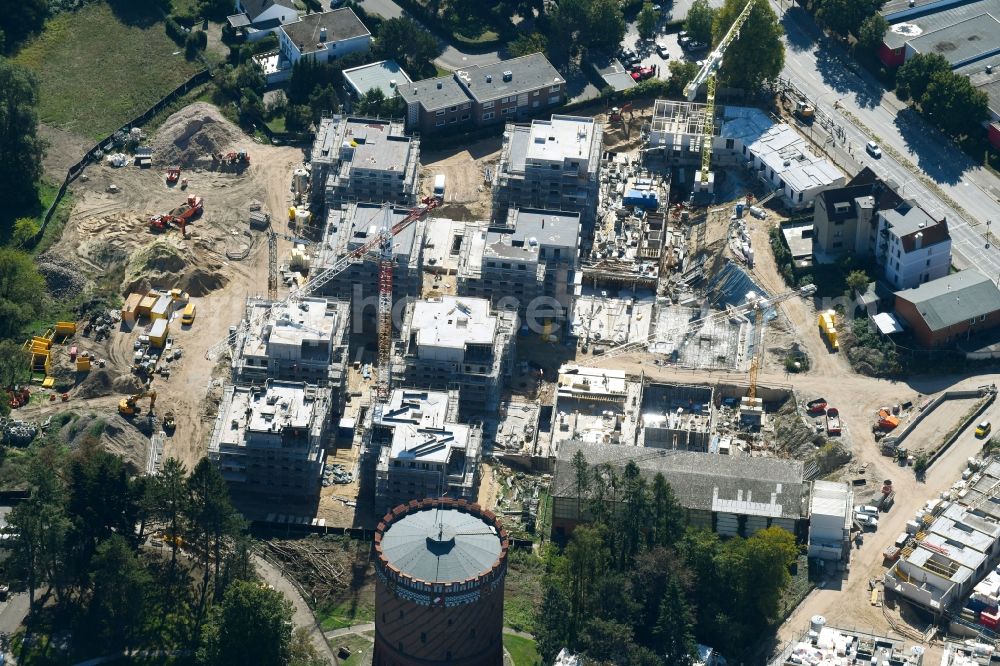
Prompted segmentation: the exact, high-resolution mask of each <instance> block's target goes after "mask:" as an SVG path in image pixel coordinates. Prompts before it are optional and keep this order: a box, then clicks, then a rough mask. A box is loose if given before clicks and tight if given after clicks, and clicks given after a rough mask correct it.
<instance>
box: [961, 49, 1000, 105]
mask: <svg viewBox="0 0 1000 666" xmlns="http://www.w3.org/2000/svg"><path fill="white" fill-rule="evenodd" d="M987 67H989V68H990V70H991V71H989V72H987V71H986V68H987ZM955 71H956V72H957V73H959V74H965V75H966V76H968V77H969V82H970V83H972V85H973V87H974V88H977V89H978V90H982V91H983V92H984V93H986V97H987V98H988V99H989V107H990V111H992V112H993V114H994V115H995V116H996V117H1000V54H997V55H994V56H990V57H988V58H984V59H982V60H978V61H976V62H974V63H972V64H969V65H965V66H964V67H960V68H958V69H956V70H955Z"/></svg>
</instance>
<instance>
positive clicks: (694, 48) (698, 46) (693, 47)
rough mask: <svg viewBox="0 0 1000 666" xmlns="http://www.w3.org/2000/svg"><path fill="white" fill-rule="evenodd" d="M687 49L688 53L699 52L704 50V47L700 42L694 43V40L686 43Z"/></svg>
mask: <svg viewBox="0 0 1000 666" xmlns="http://www.w3.org/2000/svg"><path fill="white" fill-rule="evenodd" d="M687 47H688V50H690V51H700V50H701V49H703V48H705V45H704V44H702V43H701V42H696V41H695V40H693V39H692V40H691V41H690V42H688V43H687Z"/></svg>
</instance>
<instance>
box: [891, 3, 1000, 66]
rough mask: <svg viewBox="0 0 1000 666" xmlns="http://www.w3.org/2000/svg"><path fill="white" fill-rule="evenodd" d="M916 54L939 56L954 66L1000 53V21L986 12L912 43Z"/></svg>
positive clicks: (926, 35) (921, 37) (912, 40)
mask: <svg viewBox="0 0 1000 666" xmlns="http://www.w3.org/2000/svg"><path fill="white" fill-rule="evenodd" d="M910 46H911V47H912V48H913V50H914V51H916V52H917V53H937V54H938V55H940V56H942V57H944V59H945V60H947V61H948V64H950V65H951V66H952V67H960V66H962V65H965V64H968V63H970V62H975V61H977V60H980V59H981V58H984V57H987V56H988V55H991V54H995V53H998V52H1000V21H997V20H996V19H995V18H993V17H992V16H990V15H989V14H987V13H985V12H984V13H982V14H980V15H978V16H970V17H969V18H967V19H965V20H964V21H961V22H959V23H956V24H954V25H949V26H948V27H945V28H941V29H940V30H935V31H934V32H931V33H927V34H924V35H921V36H920V37H917V38H915V39H911V40H910Z"/></svg>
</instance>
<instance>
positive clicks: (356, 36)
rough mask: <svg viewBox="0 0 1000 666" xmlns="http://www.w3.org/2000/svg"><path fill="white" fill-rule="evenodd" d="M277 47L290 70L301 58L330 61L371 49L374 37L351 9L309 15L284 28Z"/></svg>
mask: <svg viewBox="0 0 1000 666" xmlns="http://www.w3.org/2000/svg"><path fill="white" fill-rule="evenodd" d="M278 40H279V42H280V45H279V47H278V49H279V51H280V52H281V55H282V57H283V58H284V60H285V61H287V62H288V68H291V67H292V66H293V65H294V64H295V63H296V62H298V61H299V59H300V58H312V59H313V60H316V61H319V62H331V61H334V60H337V59H338V58H343V57H344V56H346V55H349V54H351V53H363V52H365V51H368V49H369V48H370V47H371V42H372V34H371V32H369V30H368V28H366V27H365V24H364V23H362V22H361V19H359V18H358V15H357V14H355V13H354V10H353V9H351V8H349V7H344V8H342V9H335V10H333V11H329V12H323V13H320V14H306V15H304V16H302V17H301V18H300V19H299V20H298V21H295V22H292V23H286V24H284V25H282V26H281V29H280V31H279V33H278Z"/></svg>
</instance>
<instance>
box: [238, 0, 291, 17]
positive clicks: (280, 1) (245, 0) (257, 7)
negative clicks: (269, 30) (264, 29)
mask: <svg viewBox="0 0 1000 666" xmlns="http://www.w3.org/2000/svg"><path fill="white" fill-rule="evenodd" d="M240 4H241V5H243V11H244V12H245V13H246V15H247V18H249V19H250V20H251V21H256V20H257V17H258V16H260V15H261V14H262V13H264V10H266V9H270V8H271V7H274V6H275V5H278V6H280V7H285V8H286V9H291V10H292V11H297V10H296V9H295V0H240Z"/></svg>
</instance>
